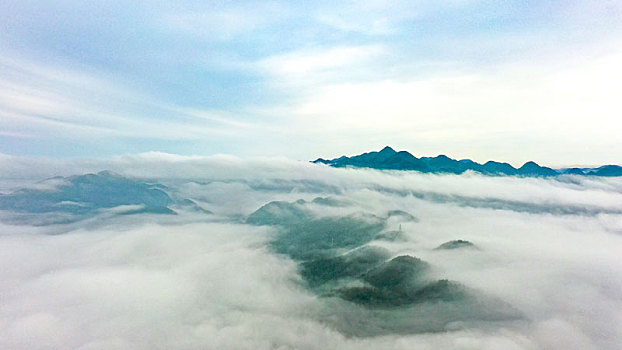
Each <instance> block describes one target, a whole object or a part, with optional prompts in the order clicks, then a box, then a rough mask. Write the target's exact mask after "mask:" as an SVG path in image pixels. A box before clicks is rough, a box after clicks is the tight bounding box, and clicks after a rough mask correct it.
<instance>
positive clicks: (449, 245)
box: [435, 239, 475, 250]
mask: <svg viewBox="0 0 622 350" xmlns="http://www.w3.org/2000/svg"><path fill="white" fill-rule="evenodd" d="M458 248H475V244H473V243H471V242H469V241H465V240H462V239H457V240H455V241H449V242H445V243H443V244H441V245H439V246H438V247H436V248H435V250H450V249H458Z"/></svg>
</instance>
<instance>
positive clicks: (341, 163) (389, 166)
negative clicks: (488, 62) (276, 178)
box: [313, 146, 622, 177]
mask: <svg viewBox="0 0 622 350" xmlns="http://www.w3.org/2000/svg"><path fill="white" fill-rule="evenodd" d="M313 163H316V164H327V165H330V166H333V167H337V168H342V167H359V168H372V169H383V170H415V171H419V172H424V173H446V174H447V173H448V174H462V173H464V172H465V171H475V172H479V173H482V174H486V175H510V176H514V175H517V176H538V177H545V176H557V175H563V174H567V175H593V176H622V167H621V166H618V165H605V166H602V167H600V168H594V169H579V168H572V169H563V170H555V169H551V168H549V167H545V166H540V165H538V164H537V163H535V162H533V161H529V162H527V163H525V164H524V165H523V166H522V167H520V168H518V169H516V168H514V167H513V166H511V165H510V164H508V163H501V162H496V161H492V160H491V161H488V162H486V163H484V164H479V163H477V162H474V161H472V160H470V159H462V160H455V159H452V158H449V157H448V156H446V155H439V156H436V157H421V158H417V157H415V156H413V155H412V154H410V153H408V152H406V151H399V152H396V151H395V150H394V149H393V148H391V147H389V146H386V147H385V148H383V149H382V150H380V151H379V152H368V153H363V154H360V155H357V156H352V157H347V156H341V157H339V158H335V159H324V158H318V159H316V160H314V161H313Z"/></svg>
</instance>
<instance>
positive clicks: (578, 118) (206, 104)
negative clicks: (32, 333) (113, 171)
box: [0, 0, 622, 166]
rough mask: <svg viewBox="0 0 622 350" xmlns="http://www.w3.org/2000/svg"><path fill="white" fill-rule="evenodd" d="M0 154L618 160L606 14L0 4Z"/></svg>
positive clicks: (397, 4) (619, 122)
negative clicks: (375, 154) (389, 151)
mask: <svg viewBox="0 0 622 350" xmlns="http://www.w3.org/2000/svg"><path fill="white" fill-rule="evenodd" d="M0 18H1V19H2V20H0V153H2V154H4V155H5V156H25V157H39V158H40V157H46V158H52V159H58V158H63V159H65V158H86V157H110V156H119V155H124V154H137V153H144V152H152V151H155V152H163V153H173V154H179V155H186V156H190V155H200V156H205V155H214V154H230V155H235V156H241V157H253V156H277V157H287V158H291V159H296V160H310V159H315V158H317V157H324V158H333V157H338V156H340V155H343V154H347V155H352V154H358V153H362V152H366V151H370V150H379V149H380V148H382V147H383V146H385V145H391V146H392V147H394V148H395V149H398V150H408V151H410V152H411V153H413V154H414V155H416V156H432V155H438V154H447V155H449V156H451V157H453V158H457V159H460V158H471V159H474V160H476V161H480V162H483V161H486V160H489V159H495V160H499V161H508V162H510V163H512V164H513V165H521V164H522V163H524V162H525V161H527V160H535V161H537V162H538V163H541V164H546V165H550V166H571V165H599V164H607V163H609V164H620V159H621V158H622V147H621V146H622V141H621V139H622V138H620V136H619V131H620V130H622V99H620V98H619V91H622V64H620V63H622V3H621V2H619V1H593V0H583V1H503V2H499V1H471V0H456V1H444V2H439V1H382V0H370V1H342V2H338V3H335V2H334V1H305V2H292V1H184V0H180V1H132V2H127V1H88V2H85V1H71V0H63V1H56V0H50V1H45V2H41V1H28V0H19V1H16V0H4V1H2V2H1V3H0Z"/></svg>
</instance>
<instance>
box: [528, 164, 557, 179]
mask: <svg viewBox="0 0 622 350" xmlns="http://www.w3.org/2000/svg"><path fill="white" fill-rule="evenodd" d="M518 174H519V175H525V176H555V175H559V172H557V171H555V170H553V169H551V168H547V167H543V166H539V165H538V164H537V163H536V162H527V163H525V164H523V166H522V167H520V168H518Z"/></svg>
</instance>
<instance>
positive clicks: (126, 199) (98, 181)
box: [0, 171, 172, 214]
mask: <svg viewBox="0 0 622 350" xmlns="http://www.w3.org/2000/svg"><path fill="white" fill-rule="evenodd" d="M38 185H39V186H37V187H34V188H25V189H20V190H17V191H15V192H13V193H10V194H7V195H2V196H0V209H7V210H11V211H15V212H26V213H47V212H65V213H71V214H84V213H88V212H90V211H93V210H96V209H102V208H113V207H118V206H124V205H140V206H142V207H143V209H141V210H142V212H145V211H147V212H149V211H153V212H156V213H164V212H168V213H172V211H171V210H170V209H168V207H167V206H168V205H169V204H170V203H171V202H172V200H171V198H170V197H169V196H168V194H166V192H164V191H162V190H161V189H158V188H154V186H153V185H150V184H147V183H143V182H138V181H134V180H131V179H128V178H125V177H122V176H120V175H118V174H115V173H112V172H109V171H102V172H100V173H98V174H86V175H79V176H70V177H67V178H60V177H55V178H52V179H48V180H44V181H42V182H40V183H38Z"/></svg>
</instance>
